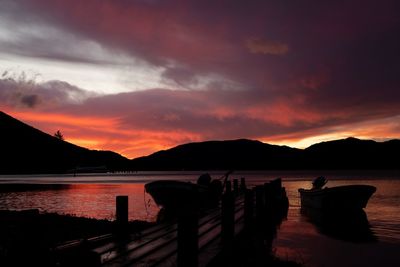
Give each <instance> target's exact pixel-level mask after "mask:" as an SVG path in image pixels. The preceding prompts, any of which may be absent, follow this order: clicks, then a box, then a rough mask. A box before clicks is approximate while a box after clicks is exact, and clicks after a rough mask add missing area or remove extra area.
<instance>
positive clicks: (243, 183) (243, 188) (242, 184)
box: [240, 177, 246, 193]
mask: <svg viewBox="0 0 400 267" xmlns="http://www.w3.org/2000/svg"><path fill="white" fill-rule="evenodd" d="M240 192H241V193H245V192H246V179H245V178H244V177H242V178H240Z"/></svg>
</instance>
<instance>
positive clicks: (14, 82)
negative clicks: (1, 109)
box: [0, 71, 96, 109]
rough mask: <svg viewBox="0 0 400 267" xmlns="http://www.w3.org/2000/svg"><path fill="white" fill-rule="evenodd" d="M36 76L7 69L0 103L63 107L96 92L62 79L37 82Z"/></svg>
mask: <svg viewBox="0 0 400 267" xmlns="http://www.w3.org/2000/svg"><path fill="white" fill-rule="evenodd" d="M35 77H36V76H35V75H33V76H32V75H30V74H26V73H25V72H22V73H21V74H18V75H15V74H12V73H10V74H9V73H8V72H7V71H5V72H4V73H3V79H0V105H3V106H8V107H15V108H18V107H27V108H32V109H33V108H39V109H49V108H57V109H61V108H62V107H63V106H66V105H71V104H72V105H76V104H80V103H82V102H83V101H85V99H87V98H88V97H93V96H95V95H96V94H95V93H93V92H89V91H86V90H83V89H80V88H78V87H76V86H73V85H70V84H68V83H67V82H62V81H48V82H36V78H35Z"/></svg>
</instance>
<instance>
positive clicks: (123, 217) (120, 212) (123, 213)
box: [115, 196, 128, 237]
mask: <svg viewBox="0 0 400 267" xmlns="http://www.w3.org/2000/svg"><path fill="white" fill-rule="evenodd" d="M115 217H116V222H115V233H116V234H117V235H119V236H120V237H123V236H124V234H126V232H127V230H128V196H117V197H116V212H115Z"/></svg>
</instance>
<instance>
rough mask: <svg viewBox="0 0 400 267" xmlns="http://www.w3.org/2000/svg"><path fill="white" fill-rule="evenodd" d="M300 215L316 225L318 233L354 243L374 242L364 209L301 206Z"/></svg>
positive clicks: (374, 238) (375, 239)
mask: <svg viewBox="0 0 400 267" xmlns="http://www.w3.org/2000/svg"><path fill="white" fill-rule="evenodd" d="M300 212H301V215H302V216H304V217H305V218H306V220H307V221H309V222H311V223H312V224H314V225H315V226H316V229H317V231H318V232H319V233H320V234H324V235H326V236H329V237H331V238H334V239H339V240H343V241H348V242H354V243H369V242H376V241H377V238H376V236H375V235H374V233H373V232H372V230H371V227H370V224H369V221H368V218H367V214H366V213H365V211H364V210H362V209H361V210H351V211H343V210H342V211H329V212H328V211H325V212H324V211H321V210H317V209H311V208H302V209H301V211H300Z"/></svg>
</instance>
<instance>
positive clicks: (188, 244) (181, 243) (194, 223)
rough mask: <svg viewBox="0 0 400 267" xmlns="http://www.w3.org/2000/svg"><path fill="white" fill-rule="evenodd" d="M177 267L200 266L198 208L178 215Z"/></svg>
mask: <svg viewBox="0 0 400 267" xmlns="http://www.w3.org/2000/svg"><path fill="white" fill-rule="evenodd" d="M177 231H178V233H177V235H178V251H177V266H178V267H186V266H193V267H197V266H198V250H199V236H198V231H199V229H198V213H197V209H196V207H193V209H191V210H186V211H182V212H179V215H178V230H177Z"/></svg>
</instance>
